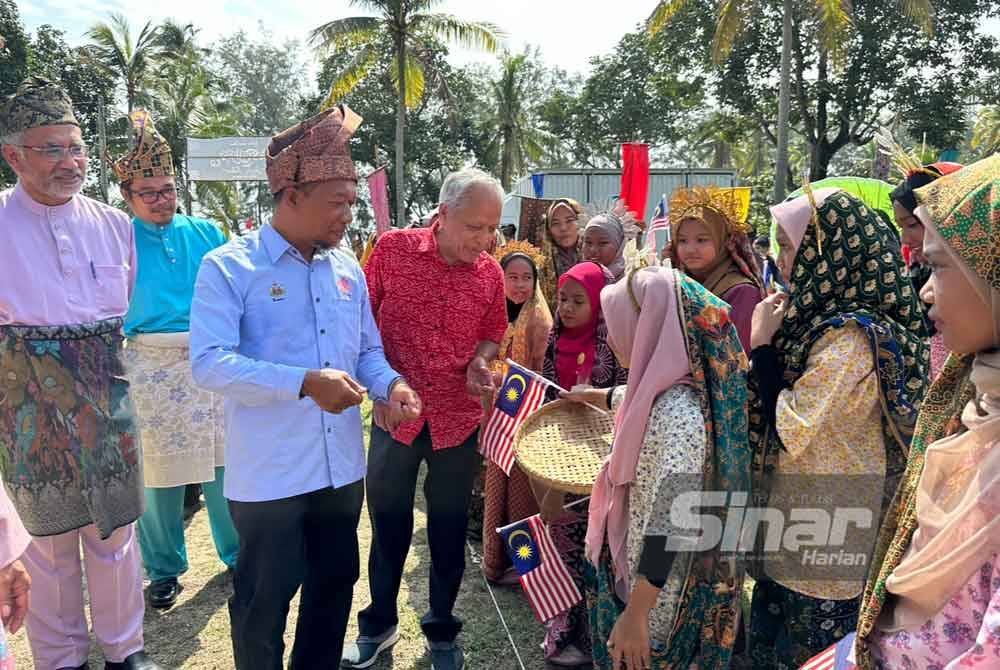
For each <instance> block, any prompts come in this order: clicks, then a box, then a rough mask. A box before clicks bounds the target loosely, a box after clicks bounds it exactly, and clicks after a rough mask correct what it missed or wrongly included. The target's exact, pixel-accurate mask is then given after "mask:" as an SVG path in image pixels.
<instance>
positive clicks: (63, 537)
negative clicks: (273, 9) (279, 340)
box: [0, 78, 160, 670]
mask: <svg viewBox="0 0 1000 670" xmlns="http://www.w3.org/2000/svg"><path fill="white" fill-rule="evenodd" d="M0 144H2V152H3V157H4V159H5V160H6V161H7V162H8V163H9V164H10V166H11V168H13V170H14V172H15V173H16V174H17V178H18V180H17V185H16V186H15V187H14V188H13V189H10V190H8V191H4V192H3V193H0V238H2V239H3V240H4V241H5V244H4V245H3V246H2V247H0V268H3V275H4V280H3V282H2V283H0V462H2V470H3V478H4V484H5V485H6V488H7V491H9V493H10V497H11V500H12V501H13V503H14V506H15V508H16V509H17V512H18V514H19V515H20V518H21V520H22V521H23V522H24V526H25V527H26V528H27V530H28V532H29V533H30V534H31V536H32V541H31V543H30V545H29V546H28V548H27V550H26V551H25V553H24V557H23V561H24V564H25V566H26V567H27V570H28V573H29V574H30V575H31V580H32V601H31V605H30V607H29V609H28V615H27V620H26V623H27V628H28V639H29V641H30V642H31V649H32V655H33V656H34V660H35V667H36V668H39V670H64V669H70V670H72V669H76V670H79V669H80V668H87V657H88V656H89V652H90V641H89V635H88V627H87V620H86V618H85V616H84V594H83V581H82V577H83V571H82V564H81V545H82V547H83V551H82V562H83V563H86V566H87V586H88V590H89V592H90V610H91V619H92V620H93V627H94V635H95V636H96V637H97V640H98V642H99V643H100V645H101V648H102V650H103V652H104V657H105V659H106V664H105V668H107V669H108V670H159V669H160V666H159V665H157V664H155V663H153V662H152V661H151V660H149V658H148V657H147V656H146V654H145V652H144V651H143V634H142V619H143V611H144V603H143V597H142V572H141V569H142V568H141V561H140V557H139V549H138V543H137V542H136V541H135V524H134V522H135V520H136V519H137V518H138V517H139V516H140V514H141V513H142V509H143V494H142V455H141V451H140V447H139V441H138V433H137V430H136V424H135V413H134V410H133V407H132V401H131V399H130V397H129V391H128V383H127V382H126V381H125V379H124V369H123V366H122V362H121V359H120V353H121V346H122V341H123V335H122V317H123V315H124V314H125V312H126V311H127V310H128V302H129V297H130V294H131V290H132V286H133V284H134V281H135V270H136V268H135V244H134V240H133V228H132V225H131V222H130V221H129V219H128V217H127V216H126V215H125V214H124V213H122V212H119V211H118V210H116V209H114V208H112V207H109V206H107V205H105V204H102V203H99V202H97V201H94V200H91V199H90V198H87V197H85V196H82V195H80V194H79V192H80V189H81V188H82V186H83V183H84V177H85V176H86V170H87V149H86V145H85V144H84V143H83V139H82V136H81V132H80V127H79V124H78V123H77V121H76V119H75V118H74V116H73V108H72V102H71V101H70V99H69V98H68V97H67V95H66V94H65V93H64V92H63V91H62V90H61V89H59V88H58V87H57V86H55V85H53V84H51V83H49V82H46V81H44V80H41V79H38V78H29V79H28V80H27V81H25V82H24V83H23V84H22V85H21V87H20V88H18V90H17V92H16V93H15V94H14V95H13V96H11V97H10V98H8V99H7V100H5V101H4V102H3V103H2V104H0Z"/></svg>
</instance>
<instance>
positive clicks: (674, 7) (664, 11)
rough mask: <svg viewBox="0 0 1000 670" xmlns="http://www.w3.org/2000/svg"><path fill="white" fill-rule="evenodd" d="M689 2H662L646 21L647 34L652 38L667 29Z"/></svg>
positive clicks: (684, 0)
mask: <svg viewBox="0 0 1000 670" xmlns="http://www.w3.org/2000/svg"><path fill="white" fill-rule="evenodd" d="M687 2H688V0H661V2H660V3H659V4H657V5H656V9H654V10H653V13H652V14H650V15H649V18H648V19H646V32H647V33H648V34H649V35H650V36H651V37H652V36H655V35H656V34H658V33H659V32H660V31H661V30H663V29H664V28H666V26H667V24H668V23H670V20H671V19H673V18H674V16H676V14H677V12H679V11H681V9H683V8H684V5H686V4H687Z"/></svg>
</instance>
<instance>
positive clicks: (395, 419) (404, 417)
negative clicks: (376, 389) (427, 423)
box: [374, 380, 424, 433]
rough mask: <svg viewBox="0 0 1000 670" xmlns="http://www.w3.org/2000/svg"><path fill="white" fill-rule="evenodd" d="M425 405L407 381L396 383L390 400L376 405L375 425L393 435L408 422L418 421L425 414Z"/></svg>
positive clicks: (381, 401) (390, 394)
mask: <svg viewBox="0 0 1000 670" xmlns="http://www.w3.org/2000/svg"><path fill="white" fill-rule="evenodd" d="M423 409H424V407H423V403H422V402H421V400H420V396H418V395H417V392H416V391H414V390H413V389H412V388H410V385H409V384H407V383H406V382H405V381H402V380H400V381H398V382H396V383H395V384H394V385H393V387H392V391H390V393H389V400H387V401H385V400H380V401H378V402H376V403H375V410H374V412H375V425H376V426H378V427H379V428H381V429H382V430H384V431H386V432H387V433H391V432H393V431H395V430H396V428H398V427H399V424H401V423H404V422H406V421H416V420H417V419H419V418H420V414H421V412H423Z"/></svg>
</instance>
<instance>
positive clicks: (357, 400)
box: [302, 368, 368, 414]
mask: <svg viewBox="0 0 1000 670" xmlns="http://www.w3.org/2000/svg"><path fill="white" fill-rule="evenodd" d="M367 392H368V391H367V389H365V387H363V386H362V385H361V384H359V383H358V382H356V381H354V379H352V378H351V376H350V375H349V374H347V373H346V372H344V371H342V370H331V369H329V368H324V369H322V370H310V371H309V372H307V373H306V378H305V380H304V381H303V382H302V393H303V395H306V396H309V397H310V398H312V399H313V400H314V401H315V402H316V404H317V405H319V407H320V409H322V410H323V411H324V412H330V413H331V414H340V413H341V412H343V411H344V410H345V409H349V408H351V407H356V406H357V405H360V404H361V402H362V401H363V400H364V399H365V393H367Z"/></svg>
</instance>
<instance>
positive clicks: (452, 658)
mask: <svg viewBox="0 0 1000 670" xmlns="http://www.w3.org/2000/svg"><path fill="white" fill-rule="evenodd" d="M427 651H429V652H430V653H431V670H463V668H465V653H464V652H463V651H462V648H461V647H459V646H458V645H457V644H455V642H454V641H452V642H431V641H430V640H428V641H427Z"/></svg>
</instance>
